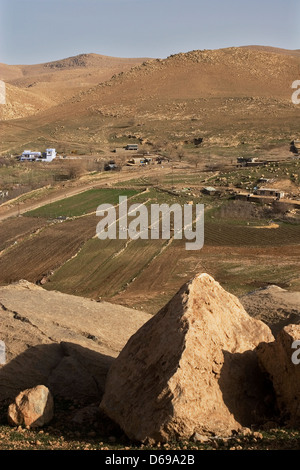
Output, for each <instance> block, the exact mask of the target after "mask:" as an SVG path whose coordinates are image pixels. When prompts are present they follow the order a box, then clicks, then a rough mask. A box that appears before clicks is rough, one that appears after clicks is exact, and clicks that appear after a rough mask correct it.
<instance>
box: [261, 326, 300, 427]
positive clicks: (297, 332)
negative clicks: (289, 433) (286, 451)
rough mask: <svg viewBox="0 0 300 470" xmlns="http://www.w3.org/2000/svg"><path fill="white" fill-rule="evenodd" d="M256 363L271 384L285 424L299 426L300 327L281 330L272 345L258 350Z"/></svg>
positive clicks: (265, 344)
mask: <svg viewBox="0 0 300 470" xmlns="http://www.w3.org/2000/svg"><path fill="white" fill-rule="evenodd" d="M257 354H258V358H259V361H260V363H261V365H262V367H263V368H264V370H265V371H266V372H267V374H268V375H269V377H270V380H271V381H272V384H273V387H274V390H275V393H276V399H277V405H278V408H279V412H280V415H281V419H282V420H283V422H284V423H288V424H289V425H291V426H299V425H300V395H299V390H300V325H292V324H291V325H288V326H286V327H284V328H283V329H282V330H281V332H280V333H279V334H278V335H277V337H276V340H275V341H273V342H272V343H262V344H260V345H259V347H258V348H257Z"/></svg>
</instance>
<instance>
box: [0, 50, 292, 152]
mask: <svg viewBox="0 0 300 470" xmlns="http://www.w3.org/2000/svg"><path fill="white" fill-rule="evenodd" d="M100 63H104V64H105V66H104V67H100V65H99V64H100ZM114 63H115V62H114V61H113V60H112V62H110V59H109V58H103V57H102V56H97V55H93V54H92V55H87V56H86V55H81V56H77V57H76V58H71V59H65V60H62V61H58V62H54V63H50V64H44V65H39V66H31V67H30V69H28V68H26V67H19V68H18V67H16V68H14V67H12V69H11V76H10V80H9V83H11V84H13V85H14V86H18V87H27V88H26V90H27V91H28V87H29V90H30V91H35V92H36V94H37V96H39V99H41V98H43V99H46V98H47V100H50V101H48V103H49V104H50V102H51V103H53V102H55V106H52V107H51V110H50V108H48V109H47V110H45V108H43V106H41V107H40V111H39V112H38V113H36V114H34V112H31V113H28V114H32V115H31V116H30V118H29V119H27V118H26V121H24V122H23V120H22V118H23V116H22V112H21V111H20V114H19V115H18V113H15V114H14V116H12V112H11V110H10V107H12V106H13V104H12V103H11V102H10V99H9V100H8V105H7V108H4V110H3V111H2V112H3V113H4V114H5V113H7V116H6V118H7V117H8V119H10V120H8V121H7V122H4V123H3V125H2V129H1V135H2V139H1V140H2V141H3V148H2V149H1V150H2V152H7V151H17V149H19V146H20V145H22V144H23V142H27V143H28V144H29V143H30V144H32V145H33V146H34V144H36V143H37V142H39V143H41V141H42V140H44V141H45V142H47V143H49V144H50V143H51V144H52V145H55V146H56V147H57V148H59V147H60V145H65V144H66V143H69V144H70V145H78V146H79V147H86V149H88V148H90V149H93V150H94V151H97V150H99V149H101V148H102V147H103V146H107V145H117V144H121V143H123V142H124V141H127V140H128V138H133V139H134V138H135V139H136V141H137V142H140V143H143V144H150V145H159V144H161V143H162V142H164V143H167V142H168V143H173V144H174V143H175V144H179V145H184V144H193V143H194V142H195V139H196V141H197V139H199V138H201V139H203V144H204V145H205V144H210V145H211V144H213V145H217V146H223V145H224V144H225V145H230V146H238V145H240V144H241V143H243V144H244V143H249V144H256V143H261V142H278V143H282V142H283V141H286V140H289V139H293V138H294V136H295V134H296V133H297V131H298V128H297V120H298V118H299V111H300V108H299V107H297V106H296V105H294V104H293V103H292V100H291V96H292V88H291V86H292V83H293V82H294V81H295V80H296V79H297V77H298V75H299V73H298V72H299V66H300V56H299V51H285V50H282V49H275V48H263V47H259V46H249V47H239V48H228V49H219V50H202V51H201V50H198V51H191V52H188V53H179V54H176V55H173V56H170V57H168V58H167V59H152V60H146V61H144V62H143V63H142V64H141V63H140V64H138V65H135V64H136V62H135V63H134V61H131V62H130V61H127V62H126V60H125V59H124V67H123V70H122V71H120V67H121V65H120V64H121V62H116V66H115V69H118V71H119V72H120V73H117V74H114V75H113V68H114V66H113V64H114ZM133 65H135V66H133ZM131 66H133V67H131ZM124 69H125V71H124ZM128 69H129V70H128ZM28 70H29V71H30V72H29V71H28ZM4 71H6V74H8V75H9V71H8V69H7V67H4ZM18 74H19V75H18ZM112 75H113V76H112ZM12 77H14V78H12ZM37 77H38V78H37ZM96 83H97V84H96ZM95 84H96V85H95ZM91 85H95V86H91ZM79 90H80V92H79ZM76 91H77V94H76V93H75V92H76ZM62 95H63V103H61V101H62ZM70 95H72V97H71V96H70ZM8 96H9V93H8ZM28 98H29V97H28ZM30 98H31V96H30ZM12 99H13V98H12ZM59 102H60V103H59ZM57 103H59V104H57ZM24 107H26V99H25V100H24ZM31 109H32V108H31ZM12 117H14V118H16V117H20V118H21V120H20V119H18V121H17V123H14V122H13V121H12V120H11V119H12ZM3 118H4V119H5V117H3V116H2V119H3ZM27 146H28V145H27Z"/></svg>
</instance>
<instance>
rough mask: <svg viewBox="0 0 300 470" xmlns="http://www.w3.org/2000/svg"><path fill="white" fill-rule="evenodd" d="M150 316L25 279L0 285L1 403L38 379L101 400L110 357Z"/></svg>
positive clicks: (68, 393) (83, 398)
mask: <svg viewBox="0 0 300 470" xmlns="http://www.w3.org/2000/svg"><path fill="white" fill-rule="evenodd" d="M149 318H151V316H150V315H149V314H147V313H144V312H140V311H138V310H133V309H129V308H126V307H121V306H118V305H113V304H110V303H107V302H96V301H92V300H90V299H86V298H80V297H77V296H73V295H67V294H62V293H60V292H48V291H46V290H45V289H43V288H42V287H39V286H36V285H34V284H31V283H29V282H27V281H22V282H19V283H16V284H12V285H9V286H4V287H0V339H1V340H2V341H3V344H4V345H5V356H6V363H5V364H1V365H0V403H1V402H7V400H13V399H14V398H15V396H17V394H18V393H19V392H20V391H22V390H25V389H28V388H32V387H35V386H36V385H40V384H44V385H45V386H47V387H49V389H50V391H51V393H52V394H53V396H54V397H61V398H64V399H70V400H77V401H80V402H84V403H91V402H94V401H97V400H98V402H99V401H100V400H101V397H102V394H103V391H104V384H105V379H106V374H107V371H108V369H109V367H110V365H111V363H112V361H113V360H114V358H115V357H116V356H117V355H118V354H119V352H120V351H121V349H122V348H123V346H124V345H125V344H126V342H127V340H128V339H129V338H130V336H132V334H134V333H135V332H136V331H137V329H138V328H139V327H140V326H142V325H143V324H144V323H145V321H147V320H148V319H149Z"/></svg>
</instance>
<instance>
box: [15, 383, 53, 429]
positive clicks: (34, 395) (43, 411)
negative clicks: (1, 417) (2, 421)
mask: <svg viewBox="0 0 300 470" xmlns="http://www.w3.org/2000/svg"><path fill="white" fill-rule="evenodd" d="M53 412H54V404H53V398H52V395H51V393H50V391H49V389H48V388H47V387H45V386H44V385H38V386H36V387H34V388H29V389H26V390H24V391H23V392H21V393H19V395H18V396H17V397H16V399H15V402H14V403H11V404H10V405H9V407H8V414H7V418H8V422H9V424H10V425H12V426H22V425H24V426H26V428H27V429H29V428H30V427H39V426H43V425H44V424H47V423H49V422H50V421H51V419H52V418H53Z"/></svg>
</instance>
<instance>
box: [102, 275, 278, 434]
mask: <svg viewBox="0 0 300 470" xmlns="http://www.w3.org/2000/svg"><path fill="white" fill-rule="evenodd" d="M273 340H274V338H273V336H272V334H271V331H270V329H269V328H268V326H266V325H265V324H264V323H262V322H261V321H259V320H256V319H253V318H251V317H250V316H249V315H248V314H247V313H246V311H245V310H244V308H243V307H242V305H241V303H240V302H239V301H238V299H237V298H236V297H234V296H233V295H231V294H229V293H227V292H226V291H225V290H224V289H223V288H222V287H221V286H220V285H219V284H218V283H217V282H215V281H214V279H213V278H212V277H210V276H209V275H207V274H201V275H199V276H196V277H195V278H194V279H193V280H192V281H191V282H189V283H188V284H186V285H184V286H183V287H182V288H181V289H180V291H179V292H178V293H177V294H176V295H175V296H174V298H173V299H172V300H171V301H170V302H169V303H168V304H167V305H166V306H165V307H164V308H163V309H161V310H160V311H159V312H158V313H157V314H156V315H155V316H154V317H153V318H151V319H150V320H149V321H148V322H146V323H145V324H144V325H143V326H142V327H141V328H140V329H139V330H138V331H137V332H136V333H135V334H134V335H133V336H132V337H131V338H130V339H129V341H128V343H127V344H126V346H125V347H124V349H123V350H122V351H121V353H120V354H119V356H118V358H117V359H116V360H115V361H114V362H113V364H112V366H111V368H110V370H109V373H108V376H107V381H106V386H105V393H104V396H103V399H102V402H101V405H100V409H101V410H102V411H104V412H105V413H106V414H107V415H108V416H109V417H110V418H111V419H112V420H114V421H115V422H116V423H117V424H118V425H119V426H120V427H121V428H122V429H123V430H124V432H125V433H126V434H127V436H128V437H129V438H131V439H134V440H138V441H142V442H144V441H147V440H150V441H151V440H153V441H166V440H169V439H173V438H190V437H191V436H192V435H193V434H194V433H200V434H205V433H210V434H222V435H227V434H231V433H232V431H233V430H238V429H240V428H241V427H242V426H249V425H251V424H254V423H258V422H259V421H260V419H262V418H263V417H264V416H265V415H266V413H267V408H266V406H265V397H266V395H267V393H268V391H267V388H266V383H265V380H264V376H263V375H262V373H261V371H260V369H259V367H258V361H257V356H256V351H255V350H256V347H257V346H258V344H259V343H260V342H271V341H273Z"/></svg>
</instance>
